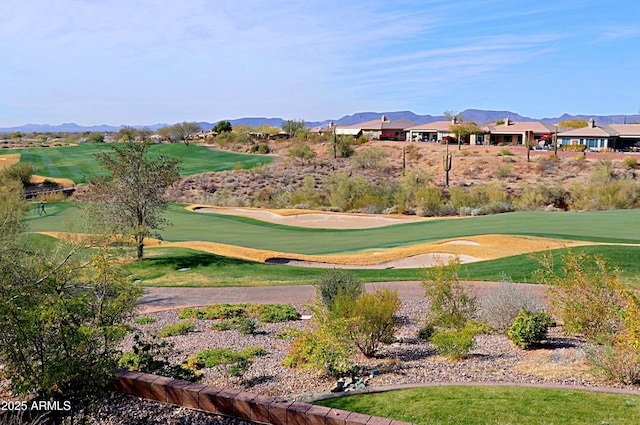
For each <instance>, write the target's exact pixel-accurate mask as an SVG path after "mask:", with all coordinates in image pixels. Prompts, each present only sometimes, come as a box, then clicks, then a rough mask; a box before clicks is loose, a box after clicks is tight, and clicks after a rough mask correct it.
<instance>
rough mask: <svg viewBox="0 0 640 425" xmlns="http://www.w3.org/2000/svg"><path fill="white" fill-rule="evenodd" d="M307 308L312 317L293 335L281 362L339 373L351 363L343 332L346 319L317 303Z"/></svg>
mask: <svg viewBox="0 0 640 425" xmlns="http://www.w3.org/2000/svg"><path fill="white" fill-rule="evenodd" d="M310 309H311V311H312V312H313V314H314V320H313V321H312V322H311V323H310V324H309V326H308V327H307V328H306V329H305V330H303V331H301V332H300V333H299V334H297V335H296V337H295V339H294V340H293V342H292V343H291V346H290V349H289V352H288V353H287V355H286V356H285V358H284V360H283V362H282V364H283V365H284V366H286V367H290V368H301V369H315V370H317V371H318V372H319V373H321V374H325V375H329V376H339V375H341V374H343V373H345V372H346V371H348V370H350V369H351V366H352V365H351V364H350V362H349V358H350V357H351V355H352V354H353V353H354V349H353V347H352V346H351V342H350V340H349V335H348V332H347V323H348V319H343V318H340V317H336V316H335V315H334V314H333V312H331V311H330V310H329V309H327V308H325V307H323V305H322V304H320V303H318V304H316V305H315V306H312V307H310Z"/></svg>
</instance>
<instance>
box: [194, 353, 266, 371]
mask: <svg viewBox="0 0 640 425" xmlns="http://www.w3.org/2000/svg"><path fill="white" fill-rule="evenodd" d="M266 354H267V351H266V350H265V349H264V348H262V347H247V348H245V349H244V350H242V351H239V352H235V351H233V350H231V349H230V348H214V349H206V350H202V351H200V352H198V353H196V354H193V355H191V356H189V358H188V359H187V361H186V365H187V367H189V368H191V369H193V370H197V369H201V368H203V367H215V366H220V365H223V366H226V368H225V369H226V371H227V373H228V374H229V376H242V374H243V373H244V371H245V370H246V369H247V368H248V367H249V366H250V365H251V362H252V361H253V359H254V358H255V357H259V356H265V355H266Z"/></svg>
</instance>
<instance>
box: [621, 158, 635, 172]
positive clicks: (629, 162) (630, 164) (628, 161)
mask: <svg viewBox="0 0 640 425" xmlns="http://www.w3.org/2000/svg"><path fill="white" fill-rule="evenodd" d="M622 163H623V164H624V166H625V167H627V168H630V169H634V168H636V167H637V166H638V160H637V159H636V158H635V157H633V156H625V157H624V159H623V160H622Z"/></svg>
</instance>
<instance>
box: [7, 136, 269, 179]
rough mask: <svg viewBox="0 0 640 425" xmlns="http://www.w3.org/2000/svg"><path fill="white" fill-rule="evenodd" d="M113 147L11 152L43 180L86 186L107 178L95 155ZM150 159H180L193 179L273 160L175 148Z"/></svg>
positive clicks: (159, 149)
mask: <svg viewBox="0 0 640 425" xmlns="http://www.w3.org/2000/svg"><path fill="white" fill-rule="evenodd" d="M110 151H111V145H109V144H105V143H81V144H79V145H77V146H64V147H53V148H52V147H49V148H25V149H17V150H13V151H12V150H8V151H7V152H8V153H12V154H14V155H15V154H19V155H20V161H21V162H32V163H33V164H34V165H35V167H36V169H37V173H38V175H40V176H45V177H49V178H61V179H68V180H72V181H74V182H75V183H83V182H85V181H86V179H87V178H90V177H93V176H100V175H105V174H106V173H105V172H104V171H103V170H102V169H101V168H100V167H99V165H98V161H97V160H96V158H95V154H96V153H98V152H110ZM149 151H150V155H154V156H157V155H164V156H167V157H173V158H180V159H181V160H182V163H181V164H180V174H181V175H183V176H190V175H194V174H199V173H203V172H207V171H223V170H232V169H234V168H237V167H239V168H247V169H248V168H253V167H255V166H258V165H260V164H267V163H270V162H271V161H272V160H273V159H272V158H270V157H267V156H264V155H246V154H238V153H232V152H222V151H214V150H211V149H209V148H207V147H204V146H197V145H189V146H187V145H185V144H183V143H174V144H152V145H151V146H150V149H149Z"/></svg>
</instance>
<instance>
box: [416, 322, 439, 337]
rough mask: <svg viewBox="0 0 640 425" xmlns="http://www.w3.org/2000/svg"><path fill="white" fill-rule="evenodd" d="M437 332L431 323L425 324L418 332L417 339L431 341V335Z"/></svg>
mask: <svg viewBox="0 0 640 425" xmlns="http://www.w3.org/2000/svg"><path fill="white" fill-rule="evenodd" d="M435 331H436V328H435V327H434V326H433V324H431V323H425V324H424V325H422V326H421V327H420V329H418V332H416V337H417V338H420V339H425V340H427V341H428V340H430V339H431V335H433V333H434V332H435Z"/></svg>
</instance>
